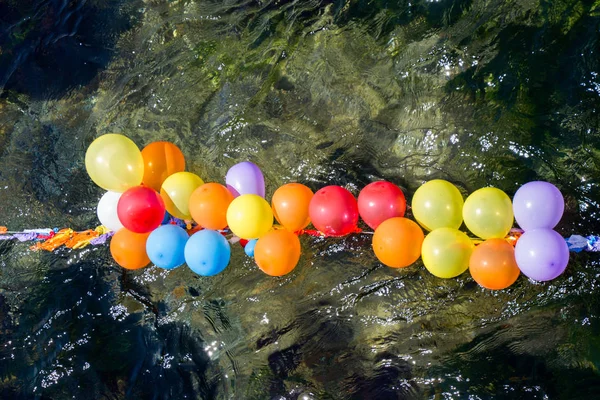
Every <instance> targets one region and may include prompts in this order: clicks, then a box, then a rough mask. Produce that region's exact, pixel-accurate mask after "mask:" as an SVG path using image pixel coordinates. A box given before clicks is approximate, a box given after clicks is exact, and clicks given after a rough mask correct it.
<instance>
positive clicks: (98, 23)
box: [0, 0, 141, 99]
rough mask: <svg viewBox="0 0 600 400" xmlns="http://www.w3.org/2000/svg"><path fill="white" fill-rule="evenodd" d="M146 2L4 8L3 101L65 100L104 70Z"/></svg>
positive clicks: (11, 1) (53, 2) (34, 1)
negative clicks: (13, 96) (9, 96)
mask: <svg viewBox="0 0 600 400" xmlns="http://www.w3.org/2000/svg"><path fill="white" fill-rule="evenodd" d="M139 8H141V1H138V0H135V1H126V0H106V1H86V0H50V1H41V0H18V1H17V0H5V1H1V2H0V49H2V51H1V52H0V96H6V92H7V91H11V90H12V91H15V92H18V93H24V94H27V95H29V96H32V97H33V98H44V99H45V98H60V97H61V95H63V94H64V93H65V92H66V91H68V90H69V89H72V88H74V87H77V86H79V85H85V84H87V83H88V82H90V81H91V80H92V79H93V78H94V77H95V76H96V74H97V73H98V72H99V71H101V70H102V69H104V68H105V67H106V66H107V65H108V63H109V61H110V59H111V57H112V55H113V53H114V51H115V45H116V42H117V40H118V39H119V36H120V35H121V33H123V32H125V31H127V30H128V29H130V28H131V27H132V26H133V25H134V24H135V23H136V19H137V18H138V17H139V15H138V14H139V13H138V12H137V11H136V10H137V9H139Z"/></svg>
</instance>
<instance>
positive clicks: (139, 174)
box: [85, 133, 144, 193]
mask: <svg viewBox="0 0 600 400" xmlns="http://www.w3.org/2000/svg"><path fill="white" fill-rule="evenodd" d="M85 169H86V170H87V173H88V174H89V176H90V178H92V180H93V181H94V183H95V184H96V185H98V186H100V187H101V188H103V189H106V190H111V191H113V192H119V193H122V192H124V191H126V190H127V189H129V188H130V187H133V186H137V185H139V184H140V183H142V179H143V178H144V159H143V158H142V153H141V152H140V149H139V148H138V147H137V146H136V144H135V143H133V142H132V141H131V139H129V138H127V137H125V136H123V135H118V134H114V133H110V134H107V135H102V136H100V137H99V138H97V139H96V140H94V141H93V142H92V144H90V147H88V149H87V151H86V153H85Z"/></svg>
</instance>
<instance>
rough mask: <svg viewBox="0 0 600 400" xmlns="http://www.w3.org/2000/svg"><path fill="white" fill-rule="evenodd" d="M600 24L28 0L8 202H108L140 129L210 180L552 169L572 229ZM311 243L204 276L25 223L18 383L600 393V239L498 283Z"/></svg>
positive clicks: (9, 70) (478, 175)
mask: <svg viewBox="0 0 600 400" xmlns="http://www.w3.org/2000/svg"><path fill="white" fill-rule="evenodd" d="M599 29H600V3H594V2H592V1H568V0H559V1H534V0H531V1H526V0H523V1H478V0H473V1H451V0H440V1H431V2H428V1H414V0H413V1H410V2H409V1H383V0H372V1H366V0H363V1H356V0H354V1H352V0H348V1H339V0H338V1H324V0H323V1H317V0H305V1H300V0H297V1H284V0H278V1H270V0H263V1H251V0H245V1H242V0H224V1H216V0H212V1H209V0H196V1H192V0H188V1H183V0H182V1H166V0H145V1H142V0H135V1H125V0H121V1H119V0H108V1H106V0H88V1H83V0H70V1H68V0H65V1H62V0H25V1H20V0H2V1H0V225H6V226H8V227H9V228H11V229H12V230H19V229H24V228H42V227H72V228H75V229H86V228H90V227H94V226H96V225H97V224H98V221H97V219H96V215H95V206H96V204H97V201H98V199H99V198H100V196H101V194H102V191H101V190H100V189H99V188H97V187H96V186H95V185H94V184H93V183H92V182H91V181H90V179H89V177H88V176H87V174H86V172H85V168H84V154H85V150H86V148H87V146H88V145H89V144H90V143H91V141H92V140H93V139H94V138H96V137H97V136H98V135H100V134H104V133H110V132H116V133H123V134H125V135H127V136H128V137H130V138H131V139H133V140H134V141H135V142H136V143H137V144H138V145H139V146H140V147H143V146H144V145H146V144H148V143H150V142H152V141H156V140H167V141H172V142H174V143H176V144H177V145H178V146H179V147H180V148H181V149H182V151H183V152H184V154H185V156H186V160H187V168H188V170H189V171H192V172H195V173H197V174H198V175H200V176H201V177H202V178H203V179H204V180H205V181H216V182H222V181H223V180H224V176H225V173H226V172H227V170H228V168H229V167H230V166H232V165H233V164H235V163H237V162H239V161H243V160H250V161H253V162H255V163H256V164H258V165H259V166H260V167H261V168H262V170H263V172H264V175H265V179H266V184H267V197H268V198H270V196H271V194H272V193H273V192H274V191H275V189H276V188H277V187H278V186H280V185H282V184H284V183H287V182H293V181H297V182H301V183H304V184H306V185H308V186H309V187H311V188H312V189H313V190H316V189H318V188H320V187H322V186H325V185H328V184H338V185H342V186H345V187H347V188H348V189H350V190H351V191H352V192H353V193H354V194H358V191H359V190H360V189H361V188H362V187H363V186H364V185H366V184H367V183H369V182H371V181H373V180H378V179H387V180H390V181H392V182H394V183H396V184H398V185H400V186H401V187H402V188H403V189H404V190H405V193H406V194H407V197H408V198H409V199H410V197H411V196H412V194H413V193H414V191H415V190H416V188H418V187H419V185H421V184H422V183H424V182H425V181H427V180H430V179H434V178H443V179H447V180H449V181H452V182H453V183H455V184H456V185H457V186H458V187H459V188H460V189H461V191H463V193H464V194H465V195H466V194H468V193H470V192H472V191H474V190H475V189H478V188H480V187H483V186H488V185H493V186H496V187H498V188H500V189H503V190H505V191H506V192H507V193H508V194H509V195H512V194H514V192H515V190H516V189H517V188H518V187H519V186H520V185H521V184H523V183H525V182H528V181H531V180H536V179H541V180H547V181H550V182H552V183H554V184H556V185H557V186H558V187H559V188H560V189H561V191H562V192H563V194H564V196H565V200H566V209H565V216H564V218H563V220H562V222H561V223H560V225H559V226H558V228H557V229H558V231H559V232H560V233H561V234H563V235H564V236H569V235H571V234H581V235H589V234H600V229H599V228H598V224H597V222H596V220H597V218H598V211H597V208H598V201H599V200H600V193H599V188H598V180H599V174H598V165H599V162H600V135H599V133H598V129H599V127H600V120H599V115H598V114H599V112H598V110H600V77H598V73H599V72H600V58H599V57H598V52H599V51H600V42H599V39H600V34H599ZM302 247H303V255H302V257H301V260H300V264H299V265H298V267H297V268H296V269H295V270H294V272H292V273H291V274H290V275H288V276H286V277H283V278H270V277H267V276H265V275H264V274H262V273H261V272H260V271H258V270H257V268H256V267H255V265H254V263H253V261H252V260H251V259H249V258H247V257H246V256H245V255H244V254H243V250H242V249H241V248H240V247H234V251H233V254H232V261H231V264H230V266H229V267H228V269H227V270H225V272H223V273H222V274H220V275H218V276H216V277H213V278H202V277H198V276H196V275H194V274H193V273H192V272H191V271H190V270H189V269H187V268H186V267H182V268H179V269H177V270H174V271H171V272H167V271H162V270H159V269H157V268H154V267H149V268H147V269H145V270H143V271H138V272H124V271H123V270H122V269H121V268H119V267H118V266H116V265H115V264H114V263H113V262H112V260H111V258H110V254H109V251H108V247H107V246H100V247H97V248H89V249H85V250H77V251H71V250H59V251H56V252H55V253H52V254H51V253H37V252H32V251H30V250H29V249H28V245H27V244H22V243H16V242H10V243H9V242H0V397H1V398H7V399H11V398H38V399H63V398H77V399H80V398H81V399H89V398H98V399H101V398H102V399H120V398H135V399H137V398H143V399H145V398H148V399H182V398H202V399H213V398H215V399H290V400H295V399H299V400H303V399H305V398H306V399H412V398H417V399H420V398H429V399H450V398H452V399H462V398H465V399H466V398H469V399H487V398H518V399H545V398H548V399H576V398H580V399H591V398H595V397H598V396H599V395H600V375H599V372H598V368H599V367H600V321H599V317H600V300H599V299H600V298H599V296H598V290H599V285H600V262H599V259H598V256H596V255H594V254H572V257H571V261H570V263H569V267H568V268H567V271H566V273H565V274H564V275H563V276H561V277H560V278H558V279H557V280H555V281H553V282H549V283H544V284H539V283H534V282H531V281H528V280H527V279H526V278H524V277H521V278H519V280H518V281H517V283H516V284H515V285H514V286H513V287H511V288H510V289H507V290H503V291H499V292H491V291H487V290H483V289H481V288H479V287H478V286H477V285H476V284H475V283H474V282H473V281H472V280H471V279H470V277H469V276H468V273H465V274H463V275H462V276H460V277H459V278H458V279H452V280H440V279H437V278H435V277H433V276H431V275H430V274H428V273H427V272H426V271H425V270H424V267H423V266H422V264H421V263H417V264H415V265H413V266H412V267H410V268H407V269H405V270H392V269H389V268H387V267H384V266H382V265H381V264H380V263H378V262H377V260H376V258H375V257H374V256H373V255H372V253H371V251H370V239H369V237H363V236H352V237H348V238H343V239H326V240H323V239H315V238H307V237H304V238H302Z"/></svg>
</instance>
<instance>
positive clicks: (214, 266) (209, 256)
mask: <svg viewBox="0 0 600 400" xmlns="http://www.w3.org/2000/svg"><path fill="white" fill-rule="evenodd" d="M230 258H231V247H229V242H228V241H227V239H225V238H224V237H223V235H221V234H220V233H219V232H217V231H212V230H210V229H204V230H201V231H200V232H196V233H194V234H193V235H192V236H191V237H190V240H188V242H187V244H186V245H185V261H186V263H187V265H188V267H190V269H191V270H192V271H194V272H195V273H197V274H198V275H202V276H213V275H216V274H218V273H219V272H221V271H223V270H224V269H225V267H227V264H229V259H230Z"/></svg>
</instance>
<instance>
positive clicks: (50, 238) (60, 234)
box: [0, 218, 600, 253]
mask: <svg viewBox="0 0 600 400" xmlns="http://www.w3.org/2000/svg"><path fill="white" fill-rule="evenodd" d="M168 223H169V224H172V225H178V226H181V227H182V228H184V229H186V230H187V232H188V233H189V234H190V235H192V234H194V233H195V232H197V231H199V230H202V227H200V226H198V225H196V224H191V223H189V222H186V221H182V220H180V219H178V218H171V219H170V220H169V222H168ZM221 233H222V234H223V235H227V234H228V233H229V232H228V231H221ZM352 233H353V234H366V235H372V234H373V232H367V231H363V230H362V229H360V228H357V229H356V230H355V231H354V232H352ZM113 234H114V232H112V231H109V230H108V229H107V228H106V227H104V226H102V225H100V226H97V227H96V228H94V229H87V230H85V231H75V230H73V229H70V228H63V229H58V228H54V229H51V228H37V229H25V230H23V231H19V232H15V231H9V230H8V228H7V227H6V226H0V241H3V240H17V241H19V242H31V241H35V242H36V243H35V244H34V245H32V246H31V247H30V249H31V250H35V251H37V250H45V251H50V252H52V251H55V250H56V249H58V248H60V247H62V246H64V247H66V248H69V249H83V248H85V247H87V246H89V245H91V246H99V245H103V244H106V242H107V241H108V239H109V238H110V237H111V236H112V235H113ZM296 234H298V235H307V236H312V237H319V238H327V237H331V236H328V235H326V234H324V233H323V232H320V231H317V230H314V229H303V230H300V231H298V232H296ZM522 234H523V231H522V230H520V229H512V230H511V231H510V233H509V234H508V235H507V236H506V237H505V240H507V241H508V242H509V243H510V244H512V245H513V246H514V245H516V243H517V241H518V240H519V237H520V236H521V235H522ZM228 240H229V242H230V243H232V244H233V243H237V242H239V243H240V244H241V245H242V246H245V245H246V243H248V241H247V240H244V239H241V240H240V239H239V238H238V237H236V236H231V237H229V238H228ZM565 241H566V242H567V245H568V247H569V251H571V252H574V253H580V252H582V251H585V252H600V236H581V235H571V236H569V237H568V238H565ZM473 242H474V243H475V244H479V243H481V242H483V240H481V239H473Z"/></svg>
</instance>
